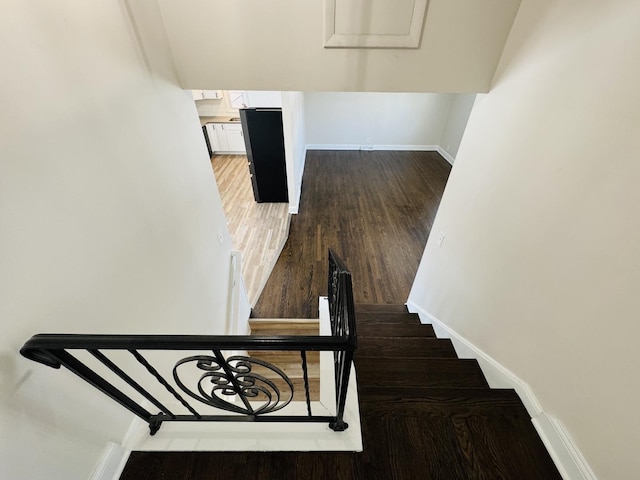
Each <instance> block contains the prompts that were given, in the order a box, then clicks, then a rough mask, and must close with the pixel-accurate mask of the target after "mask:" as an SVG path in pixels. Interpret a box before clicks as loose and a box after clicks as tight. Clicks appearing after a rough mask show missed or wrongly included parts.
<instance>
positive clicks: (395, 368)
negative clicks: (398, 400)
mask: <svg viewBox="0 0 640 480" xmlns="http://www.w3.org/2000/svg"><path fill="white" fill-rule="evenodd" d="M355 365H356V371H357V373H358V384H359V385H361V386H363V387H365V386H375V387H385V386H391V387H395V386H407V385H408V386H414V385H415V386H421V387H441V388H445V387H446V388H489V384H488V383H487V380H486V379H485V377H484V375H483V374H482V370H481V369H480V366H479V365H478V362H477V361H476V360H473V359H460V358H409V357H401V358H398V357H385V358H379V357H363V356H358V357H356V358H355Z"/></svg>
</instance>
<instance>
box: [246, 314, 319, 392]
mask: <svg viewBox="0 0 640 480" xmlns="http://www.w3.org/2000/svg"><path fill="white" fill-rule="evenodd" d="M249 327H250V328H251V334H252V335H261V336H272V335H319V334H320V326H319V322H318V320H308V319H288V318H277V319H255V318H252V319H249ZM247 353H248V354H249V356H250V357H253V358H257V359H260V360H264V361H265V362H268V363H270V364H272V365H275V366H277V367H278V368H280V369H281V370H282V371H283V372H284V373H286V374H287V376H288V377H289V379H290V380H291V382H292V383H293V386H294V393H293V400H294V401H301V402H303V401H305V399H306V397H305V390H304V376H303V371H302V363H301V360H300V352H285V351H268V352H265V351H253V350H249V351H248V352H247ZM307 371H308V380H309V399H310V400H311V401H312V402H313V401H318V400H320V352H307ZM254 372H255V373H258V374H261V375H264V376H265V377H266V378H269V379H270V380H272V381H273V382H274V383H275V384H276V386H277V387H278V388H280V389H282V390H284V389H285V388H284V384H283V382H282V380H280V378H279V377H277V376H274V372H273V371H272V370H269V369H266V368H263V369H260V368H254Z"/></svg>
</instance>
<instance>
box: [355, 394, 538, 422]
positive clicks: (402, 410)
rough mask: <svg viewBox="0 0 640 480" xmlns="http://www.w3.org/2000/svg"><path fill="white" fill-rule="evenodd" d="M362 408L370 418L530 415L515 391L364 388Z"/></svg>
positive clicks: (361, 397) (361, 401)
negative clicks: (393, 415) (474, 414)
mask: <svg viewBox="0 0 640 480" xmlns="http://www.w3.org/2000/svg"><path fill="white" fill-rule="evenodd" d="M358 393H359V396H360V399H361V400H360V405H361V407H363V411H366V412H368V413H370V414H376V413H375V412H378V413H377V414H383V413H385V412H387V413H392V414H403V415H420V414H422V413H454V412H455V413H461V412H467V413H480V414H483V415H504V414H509V415H523V416H526V417H527V418H528V417H529V414H528V412H527V410H526V408H525V407H524V405H523V404H522V401H521V400H520V397H518V394H517V393H516V392H515V390H513V389H488V388H427V387H415V388H413V387H406V386H404V387H395V388H393V387H361V388H360V389H359V392H358Z"/></svg>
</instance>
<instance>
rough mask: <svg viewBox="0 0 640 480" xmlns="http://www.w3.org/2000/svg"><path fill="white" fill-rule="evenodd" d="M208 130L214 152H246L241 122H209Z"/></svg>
mask: <svg viewBox="0 0 640 480" xmlns="http://www.w3.org/2000/svg"><path fill="white" fill-rule="evenodd" d="M206 131H207V137H208V140H209V145H210V146H211V150H212V151H213V152H214V153H216V152H220V153H245V151H246V150H245V144H244V135H243V133H242V125H240V124H239V123H207V125H206Z"/></svg>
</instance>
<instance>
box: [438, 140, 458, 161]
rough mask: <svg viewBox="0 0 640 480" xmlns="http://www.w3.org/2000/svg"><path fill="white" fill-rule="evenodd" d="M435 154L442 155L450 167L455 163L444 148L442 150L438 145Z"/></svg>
mask: <svg viewBox="0 0 640 480" xmlns="http://www.w3.org/2000/svg"><path fill="white" fill-rule="evenodd" d="M437 152H438V153H439V154H440V155H442V156H443V157H444V159H445V160H446V161H447V162H449V163H450V164H451V165H453V162H455V161H456V159H455V158H453V157H452V156H451V154H450V153H449V152H447V151H446V150H445V149H444V148H442V147H441V146H439V145H438V149H437Z"/></svg>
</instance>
